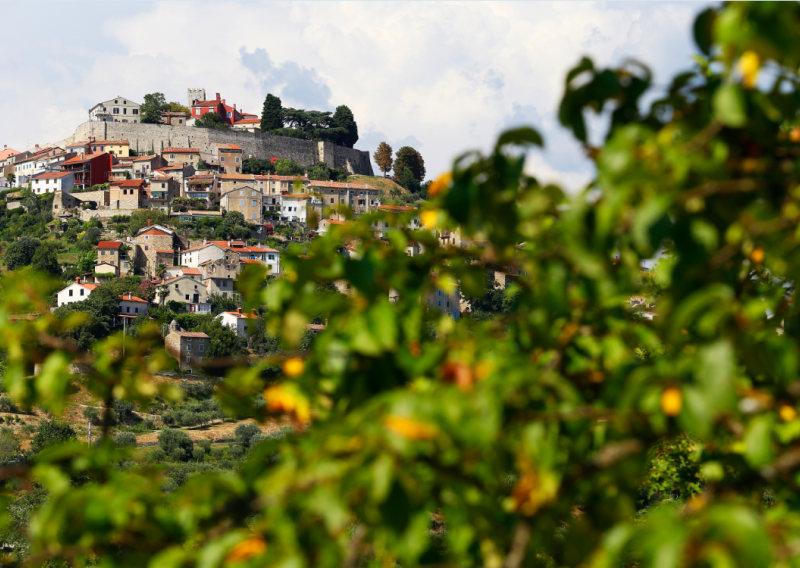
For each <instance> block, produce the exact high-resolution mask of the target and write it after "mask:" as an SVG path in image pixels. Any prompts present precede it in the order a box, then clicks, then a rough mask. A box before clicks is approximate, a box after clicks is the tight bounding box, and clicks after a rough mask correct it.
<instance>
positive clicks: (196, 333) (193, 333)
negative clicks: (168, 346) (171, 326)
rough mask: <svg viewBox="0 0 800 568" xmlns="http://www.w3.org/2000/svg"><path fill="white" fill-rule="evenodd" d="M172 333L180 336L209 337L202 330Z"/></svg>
mask: <svg viewBox="0 0 800 568" xmlns="http://www.w3.org/2000/svg"><path fill="white" fill-rule="evenodd" d="M172 333H174V334H176V335H179V336H181V337H200V338H205V339H209V337H208V336H207V335H206V334H205V333H203V332H202V331H173V332H172Z"/></svg>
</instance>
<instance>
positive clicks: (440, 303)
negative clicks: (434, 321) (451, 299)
mask: <svg viewBox="0 0 800 568" xmlns="http://www.w3.org/2000/svg"><path fill="white" fill-rule="evenodd" d="M439 307H440V308H441V307H442V301H441V300H439Z"/></svg>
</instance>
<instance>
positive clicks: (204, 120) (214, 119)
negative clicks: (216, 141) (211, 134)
mask: <svg viewBox="0 0 800 568" xmlns="http://www.w3.org/2000/svg"><path fill="white" fill-rule="evenodd" d="M194 125H195V126H196V127H197V128H216V129H217V130H228V129H230V126H229V125H228V124H227V123H226V122H225V121H224V120H223V119H222V115H221V114H219V113H218V112H207V113H205V114H204V115H203V116H201V117H200V118H198V119H197V120H195V121H194Z"/></svg>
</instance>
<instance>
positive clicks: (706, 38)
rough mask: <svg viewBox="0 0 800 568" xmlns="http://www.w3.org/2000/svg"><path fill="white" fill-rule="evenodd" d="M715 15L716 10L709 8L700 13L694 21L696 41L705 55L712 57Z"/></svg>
mask: <svg viewBox="0 0 800 568" xmlns="http://www.w3.org/2000/svg"><path fill="white" fill-rule="evenodd" d="M715 14H716V11H715V10H714V8H707V9H705V10H703V11H702V12H700V13H699V14H698V15H697V17H696V18H695V20H694V30H693V31H694V41H695V43H696V44H697V47H698V48H699V49H700V51H702V52H703V54H704V55H711V44H712V42H713V39H714V38H713V35H712V30H713V28H714V17H715Z"/></svg>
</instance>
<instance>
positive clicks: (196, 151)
mask: <svg viewBox="0 0 800 568" xmlns="http://www.w3.org/2000/svg"><path fill="white" fill-rule="evenodd" d="M199 153H200V150H199V149H197V148H164V149H163V150H162V151H161V154H162V155H164V154H199Z"/></svg>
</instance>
